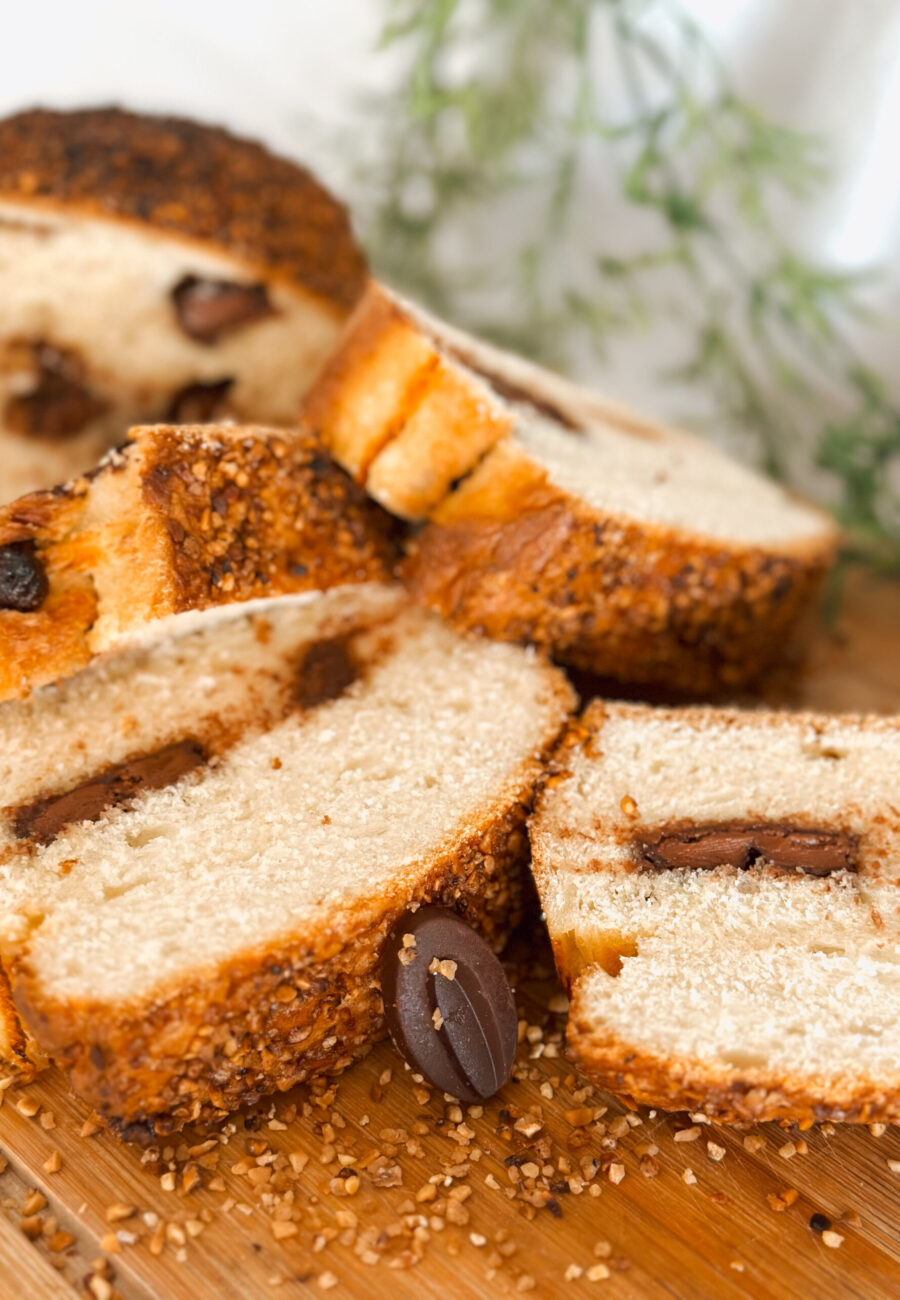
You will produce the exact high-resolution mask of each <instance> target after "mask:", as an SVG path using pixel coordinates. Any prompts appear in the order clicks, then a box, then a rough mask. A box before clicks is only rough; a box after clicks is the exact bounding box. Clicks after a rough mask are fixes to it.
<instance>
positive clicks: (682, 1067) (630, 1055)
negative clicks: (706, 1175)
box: [567, 981, 900, 1127]
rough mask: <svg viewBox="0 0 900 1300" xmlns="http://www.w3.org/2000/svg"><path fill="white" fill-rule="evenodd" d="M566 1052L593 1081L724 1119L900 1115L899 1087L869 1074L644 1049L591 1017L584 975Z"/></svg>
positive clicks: (852, 1120) (848, 1120)
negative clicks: (801, 1070) (780, 1069)
mask: <svg viewBox="0 0 900 1300" xmlns="http://www.w3.org/2000/svg"><path fill="white" fill-rule="evenodd" d="M567 1037H568V1045H569V1055H570V1057H571V1059H572V1060H573V1061H574V1062H575V1064H576V1065H577V1066H578V1068H579V1069H580V1070H582V1071H583V1072H584V1074H585V1075H586V1076H587V1077H588V1078H589V1079H590V1080H591V1081H592V1082H594V1083H596V1084H598V1085H599V1086H600V1087H601V1088H606V1089H608V1090H609V1091H610V1092H616V1093H620V1094H624V1095H625V1096H628V1097H631V1098H633V1100H634V1101H636V1102H639V1103H641V1104H642V1105H647V1106H655V1107H658V1108H659V1109H661V1110H686V1111H702V1112H703V1114H704V1115H707V1116H708V1117H709V1118H710V1119H713V1120H716V1121H717V1122H719V1123H722V1124H737V1123H762V1122H765V1121H770V1120H779V1121H782V1122H785V1123H798V1124H800V1125H801V1126H803V1127H808V1126H809V1125H811V1124H820V1123H824V1122H825V1121H826V1120H833V1121H836V1122H839V1123H845V1124H871V1123H875V1122H880V1123H894V1122H900V1091H894V1092H891V1091H890V1090H887V1089H885V1088H884V1087H883V1086H881V1085H879V1084H877V1083H876V1082H875V1081H874V1080H868V1079H865V1078H860V1079H855V1080H852V1081H850V1080H848V1081H846V1082H843V1083H837V1082H835V1081H833V1080H828V1079H821V1080H818V1081H815V1082H812V1081H811V1080H810V1079H809V1078H808V1077H803V1076H800V1075H792V1074H790V1073H785V1074H777V1073H774V1072H771V1071H767V1070H758V1069H748V1070H735V1069H733V1068H729V1067H727V1066H719V1067H717V1066H714V1065H712V1064H710V1063H709V1062H706V1061H700V1060H696V1059H693V1058H691V1057H687V1056H678V1055H674V1054H671V1055H670V1054H661V1053H656V1052H649V1051H645V1050H644V1049H643V1048H641V1047H639V1046H637V1045H636V1044H634V1043H629V1042H627V1041H626V1040H625V1039H623V1038H620V1037H619V1036H618V1035H617V1034H615V1033H613V1032H612V1031H611V1030H609V1029H606V1028H604V1027H602V1026H597V1025H596V1024H592V1023H591V1019H590V1017H589V1015H588V1014H587V1012H586V1010H585V1008H584V1006H583V1005H582V998H581V993H580V981H577V982H576V983H575V986H574V988H573V990H572V1000H571V1004H570V1008H569V1026H568V1031H567Z"/></svg>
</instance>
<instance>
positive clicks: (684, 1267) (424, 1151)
mask: <svg viewBox="0 0 900 1300" xmlns="http://www.w3.org/2000/svg"><path fill="white" fill-rule="evenodd" d="M779 699H781V700H784V699H788V700H789V701H790V702H791V703H794V704H804V703H808V704H810V705H811V706H814V707H816V708H826V709H827V708H843V709H849V708H861V709H869V710H877V711H889V710H891V709H893V708H897V707H900V585H898V586H890V585H884V584H879V583H878V582H876V581H875V580H873V579H871V578H868V577H860V576H859V575H854V576H852V577H851V579H850V581H849V583H848V591H847V597H846V602H845V606H844V614H843V618H842V622H841V625H840V628H839V630H838V631H837V633H835V634H833V635H830V636H824V635H823V636H822V637H821V638H820V640H819V642H818V644H817V645H816V647H815V649H814V651H813V654H812V659H811V663H810V668H809V672H808V674H807V676H806V678H805V679H804V681H803V683H802V685H800V686H799V687H793V688H791V689H789V690H788V691H787V692H785V690H784V688H782V690H781V692H780V694H779ZM533 948H534V944H533V942H532V943H531V944H530V945H529V944H528V943H527V942H525V941H522V942H520V945H519V949H518V952H519V956H520V958H521V959H522V960H521V961H520V964H519V968H518V983H519V988H518V996H519V1004H520V1009H521V1015H522V1020H523V1022H524V1024H523V1030H524V1036H523V1042H522V1046H521V1048H520V1057H519V1065H518V1067H517V1074H518V1077H517V1078H516V1079H515V1080H514V1081H513V1082H511V1083H510V1084H509V1085H508V1086H507V1087H506V1088H505V1089H504V1091H503V1093H502V1095H501V1096H500V1097H498V1098H495V1099H494V1100H493V1101H491V1102H490V1103H488V1104H487V1105H486V1106H485V1107H484V1111H483V1114H480V1115H479V1114H475V1115H471V1114H470V1115H466V1116H465V1117H461V1116H460V1115H458V1114H457V1113H455V1112H453V1111H452V1110H451V1109H450V1108H449V1107H448V1106H447V1105H446V1104H445V1102H444V1101H443V1099H442V1098H441V1097H439V1096H438V1095H436V1094H434V1093H433V1092H432V1093H430V1095H428V1090H422V1089H421V1088H419V1087H417V1085H416V1084H415V1083H414V1082H413V1080H412V1079H411V1077H410V1075H409V1073H408V1072H407V1071H406V1070H405V1069H404V1067H403V1065H402V1063H401V1062H400V1061H399V1059H398V1058H397V1057H396V1055H395V1054H394V1053H393V1051H392V1050H391V1049H390V1048H389V1047H388V1046H386V1045H384V1044H382V1045H381V1046H379V1047H378V1048H376V1049H375V1050H374V1051H373V1052H372V1054H371V1055H370V1056H369V1057H368V1058H367V1059H366V1060H365V1061H364V1062H363V1063H362V1064H360V1065H358V1066H356V1067H354V1068H353V1069H351V1070H350V1071H348V1072H347V1073H346V1074H345V1075H344V1076H343V1077H342V1078H341V1079H340V1081H339V1082H338V1084H337V1085H336V1087H335V1086H334V1085H331V1087H330V1088H329V1089H325V1088H324V1085H323V1088H322V1089H320V1092H319V1095H316V1094H315V1092H309V1091H306V1090H302V1089H298V1090H296V1091H295V1093H292V1094H286V1095H284V1096H281V1097H279V1098H278V1099H277V1100H276V1101H275V1102H274V1104H268V1105H266V1106H264V1107H262V1108H261V1109H260V1111H259V1114H258V1115H257V1116H254V1117H251V1118H250V1120H249V1121H246V1120H245V1119H244V1118H243V1117H241V1118H238V1119H237V1120H236V1121H235V1123H234V1125H233V1126H231V1131H228V1130H226V1131H225V1132H224V1133H223V1134H222V1135H221V1137H220V1140H219V1141H217V1142H216V1144H215V1145H214V1147H213V1148H212V1149H211V1150H209V1151H204V1150H203V1148H202V1145H201V1143H202V1139H201V1137H200V1136H189V1137H187V1138H186V1139H185V1140H184V1141H183V1142H182V1143H179V1144H177V1145H174V1144H173V1147H172V1148H170V1149H169V1150H163V1151H158V1152H153V1153H150V1155H151V1157H154V1159H151V1160H150V1161H149V1162H148V1161H147V1157H146V1156H144V1157H142V1155H141V1153H140V1152H139V1151H136V1150H133V1149H129V1148H127V1147H123V1146H121V1145H119V1144H118V1143H116V1142H115V1141H114V1140H113V1139H112V1138H111V1137H109V1136H108V1135H107V1134H106V1133H105V1132H93V1129H94V1127H95V1126H92V1125H91V1124H90V1123H88V1126H87V1130H86V1131H87V1133H92V1134H93V1135H91V1136H83V1135H82V1134H83V1133H84V1132H85V1127H84V1126H85V1123H86V1121H87V1120H88V1116H87V1113H86V1111H85V1108H84V1107H83V1106H82V1104H81V1103H80V1102H79V1101H78V1100H77V1099H75V1098H74V1097H73V1096H72V1095H71V1094H70V1093H69V1091H68V1089H67V1087H66V1085H65V1082H64V1081H63V1080H62V1078H61V1077H60V1076H59V1075H57V1074H56V1073H54V1072H50V1073H48V1074H46V1075H45V1076H43V1077H42V1078H41V1079H40V1080H38V1081H37V1082H36V1083H34V1084H32V1085H31V1086H30V1087H28V1088H27V1089H24V1090H17V1089H14V1088H11V1089H9V1090H8V1091H7V1092H5V1094H2V1096H3V1098H4V1104H3V1105H2V1107H0V1168H2V1169H3V1172H2V1173H0V1207H2V1209H0V1300H44V1297H47V1298H50V1297H54V1298H55V1297H70V1296H72V1295H75V1294H79V1295H85V1294H89V1295H90V1294H93V1295H97V1296H98V1297H100V1298H101V1300H103V1297H106V1296H108V1295H110V1294H115V1293H118V1294H120V1295H121V1296H123V1297H128V1298H131V1297H134V1298H135V1300H137V1298H139V1297H142V1298H147V1297H160V1298H165V1300H170V1298H171V1300H182V1298H183V1300H226V1298H228V1297H241V1300H246V1298H247V1297H256V1296H270V1295H271V1296H273V1297H276V1298H280V1297H285V1298H286V1300H289V1298H290V1297H293V1296H304V1295H320V1294H326V1293H328V1292H330V1291H333V1292H334V1294H335V1296H353V1297H369V1296H372V1295H380V1294H389V1295H391V1296H399V1297H404V1296H410V1297H412V1296H416V1297H421V1298H423V1300H424V1298H425V1297H440V1298H441V1300H447V1297H466V1296H495V1295H499V1296H518V1295H521V1294H528V1293H529V1292H531V1293H533V1294H534V1295H536V1296H554V1297H555V1296H558V1295H564V1294H571V1295H572V1296H573V1297H577V1296H585V1297H587V1296H590V1295H593V1294H597V1295H603V1294H608V1295H610V1296H619V1297H625V1296H627V1297H634V1296H639V1297H640V1296H653V1297H656V1296H679V1297H685V1298H686V1300H687V1298H688V1297H690V1298H691V1300H694V1298H696V1297H715V1298H716V1300H718V1298H719V1297H748V1296H749V1297H766V1298H767V1300H768V1298H769V1297H782V1296H783V1297H791V1298H792V1300H793V1298H794V1297H805V1296H811V1297H812V1296H814V1297H816V1298H817V1300H823V1298H825V1297H832V1296H834V1297H852V1296H859V1297H865V1298H866V1300H878V1298H880V1297H885V1300H887V1298H888V1297H896V1296H898V1295H900V1130H893V1129H891V1130H887V1131H885V1132H883V1133H881V1134H878V1133H877V1132H876V1133H872V1132H870V1131H869V1130H868V1129H867V1128H853V1127H846V1128H837V1129H833V1130H829V1129H828V1128H826V1129H820V1130H810V1131H809V1132H807V1133H799V1132H798V1131H797V1130H796V1129H794V1130H790V1131H786V1130H782V1129H780V1128H778V1127H777V1126H774V1125H762V1126H758V1127H756V1128H753V1129H748V1130H746V1131H744V1132H738V1131H729V1130H724V1129H718V1128H712V1127H711V1126H692V1125H691V1122H690V1120H689V1119H687V1118H686V1117H685V1116H667V1115H664V1114H661V1113H654V1112H652V1111H650V1112H647V1111H645V1110H641V1111H638V1112H636V1113H632V1112H629V1111H628V1110H627V1109H626V1108H625V1107H624V1106H623V1105H622V1103H620V1102H617V1101H616V1100H614V1099H613V1098H611V1097H608V1096H607V1095H605V1094H601V1093H599V1092H594V1093H593V1094H586V1093H585V1092H584V1091H583V1090H582V1089H583V1087H584V1082H583V1080H581V1079H580V1078H578V1077H576V1076H575V1075H573V1074H572V1073H571V1072H570V1068H569V1066H568V1065H567V1063H566V1061H565V1058H564V1056H563V1054H562V1048H561V1035H562V1032H563V1029H564V1021H565V1016H564V1013H563V1012H562V1011H561V1009H560V1007H561V1003H560V994H559V990H558V989H557V987H556V985H555V983H554V981H553V979H552V976H551V975H550V972H549V959H548V956H547V953H546V951H538V952H535V951H533ZM604 1108H605V1110H604ZM460 1119H462V1121H463V1122H462V1124H461V1123H460ZM586 1119H588V1120H590V1123H588V1124H585V1123H584V1121H585V1120H586ZM273 1121H274V1123H273ZM694 1127H696V1128H698V1129H699V1131H698V1132H697V1133H696V1134H692V1135H691V1136H692V1140H689V1141H684V1140H679V1141H675V1134H676V1132H678V1131H680V1130H685V1129H692V1128H694ZM223 1139H224V1140H223ZM191 1147H193V1150H192V1151H191V1150H190V1148H191ZM723 1152H724V1154H723ZM291 1157H292V1158H293V1159H292V1160H291ZM304 1157H307V1158H308V1161H306V1162H305V1161H304ZM594 1161H596V1164H593V1163H591V1164H588V1165H586V1168H585V1169H583V1168H582V1162H594ZM891 1162H896V1171H895V1170H894V1169H892V1168H891ZM4 1163H5V1165H6V1167H5V1168H3V1166H4ZM57 1164H58V1165H59V1168H58V1170H56V1171H55V1172H50V1171H52V1170H54V1169H56V1165H57ZM295 1166H296V1168H295ZM595 1169H596V1170H597V1173H596V1175H595V1176H593V1177H590V1178H588V1179H587V1180H586V1181H583V1183H581V1182H579V1181H578V1179H579V1178H581V1179H583V1176H584V1174H585V1173H587V1174H593V1172H594V1170H595ZM267 1170H268V1171H269V1172H268V1173H266V1171H267ZM342 1170H343V1171H344V1174H345V1176H344V1177H342V1178H338V1177H337V1175H338V1174H339V1173H340V1172H341V1171H342ZM687 1170H691V1171H693V1172H692V1175H688V1178H689V1179H691V1178H692V1179H693V1181H686V1180H685V1173H686V1171H687ZM620 1174H622V1175H623V1176H622V1177H621V1179H620V1180H619V1181H617V1180H618V1179H619V1175H620ZM267 1179H268V1181H264V1180H267ZM429 1180H433V1181H429ZM573 1180H574V1181H573ZM338 1192H343V1193H346V1194H344V1195H338V1194H337V1193H338ZM34 1193H38V1195H37V1196H36V1195H34ZM29 1196H30V1197H31V1205H30V1206H29V1207H27V1208H31V1209H32V1213H31V1214H30V1215H28V1216H26V1227H27V1228H28V1229H29V1231H30V1232H32V1233H38V1234H39V1236H38V1239H37V1240H36V1241H31V1240H29V1239H28V1237H26V1235H24V1234H23V1232H22V1231H21V1227H20V1224H21V1220H22V1207H23V1202H26V1201H27V1199H28V1197H29ZM44 1201H46V1205H44V1204H43V1202H44ZM117 1207H118V1208H117ZM132 1211H133V1212H132ZM117 1214H120V1215H123V1216H124V1215H126V1214H127V1217H121V1218H118V1219H117V1218H116V1215H117ZM813 1215H820V1216H825V1217H826V1218H827V1219H828V1220H829V1222H830V1224H831V1230H830V1231H831V1232H832V1233H834V1234H836V1237H832V1236H830V1235H829V1236H826V1235H825V1233H823V1232H821V1231H816V1230H814V1228H811V1227H810V1218H811V1216H813ZM279 1216H280V1217H279ZM110 1217H112V1219H113V1220H114V1222H112V1223H110V1222H109V1221H108V1219H109V1218H110ZM817 1222H818V1223H819V1227H820V1228H821V1226H822V1223H821V1221H820V1220H819V1221H817ZM279 1223H280V1224H281V1226H276V1225H277V1224H279ZM276 1233H283V1234H287V1235H282V1236H278V1235H276ZM829 1241H831V1242H833V1243H835V1244H834V1245H831V1246H829V1245H828V1244H827V1242H829ZM102 1258H105V1259H106V1260H107V1261H108V1265H107V1266H106V1269H105V1273H100V1274H98V1273H96V1272H93V1270H92V1265H93V1264H94V1262H96V1261H99V1260H101V1259H102ZM90 1276H93V1277H94V1279H95V1280H94V1282H93V1287H94V1290H93V1291H86V1290H85V1286H86V1283H85V1279H86V1278H88V1277H90ZM107 1279H109V1280H107Z"/></svg>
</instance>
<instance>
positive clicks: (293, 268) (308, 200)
mask: <svg viewBox="0 0 900 1300" xmlns="http://www.w3.org/2000/svg"><path fill="white" fill-rule="evenodd" d="M364 280H365V266H364V262H363V259H362V256H361V254H360V253H359V251H358V249H357V247H356V245H355V243H354V240H353V236H352V233H351V230H350V225H349V222H348V220H347V216H346V213H345V211H344V209H343V208H342V207H341V206H340V205H339V204H338V203H336V202H335V200H334V199H332V198H331V196H330V195H329V194H328V193H327V192H326V191H325V190H324V189H323V188H322V187H321V186H320V185H319V184H318V183H317V181H316V180H315V179H314V178H313V177H312V176H311V175H310V173H309V172H307V171H306V170H304V169H303V168H302V167H299V166H297V165H296V164H295V163H292V162H289V161H287V160H286V159H283V158H277V157H275V156H273V155H272V154H270V153H268V152H267V151H266V150H265V149H263V148H261V147H260V146H259V145H257V144H253V143H251V142H250V141H247V140H242V139H237V138H235V137H234V136H231V135H229V134H228V133H226V132H225V131H222V130H219V129H216V128H213V127H208V126H201V125H199V124H198V123H194V122H187V121H182V120H180V119H177V118H166V117H145V116H140V115H137V114H134V113H125V112H121V111H119V110H117V109H99V110H86V111H78V112H69V113H59V112H48V111H33V112H26V113H19V114H17V115H16V116H15V117H11V118H7V119H6V120H4V121H2V122H0V302H2V304H3V316H2V320H0V501H9V500H12V499H13V498H14V497H17V496H20V495H22V494H24V493H25V492H29V491H32V490H33V489H35V488H40V487H51V486H52V485H53V484H55V483H59V482H62V481H63V480H65V479H67V478H69V477H71V476H72V475H74V474H78V473H81V472H82V471H83V470H86V469H88V468H89V467H90V466H91V465H92V464H93V463H94V462H95V461H96V460H97V459H98V458H99V456H100V454H101V453H102V451H103V450H104V449H105V448H106V447H109V446H111V445H114V444H115V443H117V442H119V441H120V439H121V437H122V432H123V430H124V429H126V428H127V427H128V425H129V424H136V423H139V422H142V421H149V420H163V419H165V420H173V421H175V422H178V423H188V422H192V421H198V420H201V421H202V420H207V419H213V418H222V417H223V416H225V415H228V416H231V417H233V418H235V419H240V420H253V421H262V422H264V423H269V424H280V423H293V421H294V420H295V418H296V413H297V409H298V404H299V402H300V399H301V396H302V394H303V392H304V391H305V389H306V387H307V386H308V384H309V382H310V380H311V379H312V377H313V375H314V373H315V372H316V371H317V370H318V368H319V366H320V365H321V364H322V362H323V361H324V359H325V357H326V356H327V354H328V352H329V351H330V349H331V347H332V345H333V343H334V340H335V338H336V336H337V333H338V330H339V328H340V325H341V322H342V321H343V319H344V318H345V316H346V315H347V313H348V311H349V309H350V308H351V307H352V305H353V303H354V301H355V300H356V298H357V297H358V295H359V294H360V292H361V291H362V288H363V285H364Z"/></svg>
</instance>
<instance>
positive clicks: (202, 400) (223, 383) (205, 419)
mask: <svg viewBox="0 0 900 1300" xmlns="http://www.w3.org/2000/svg"><path fill="white" fill-rule="evenodd" d="M233 384H234V380H233V379H217V380H216V381H215V382H214V383H211V384H186V385H185V387H184V388H180V389H179V390H178V392H177V393H176V394H175V396H174V397H173V398H172V400H171V402H170V403H169V409H168V410H167V411H166V419H167V420H169V421H171V423H172V424H208V423H209V421H210V420H215V419H218V418H220V417H221V416H222V415H224V414H225V412H226V410H227V402H226V399H227V397H228V393H229V390H230V389H231V387H232V385H233Z"/></svg>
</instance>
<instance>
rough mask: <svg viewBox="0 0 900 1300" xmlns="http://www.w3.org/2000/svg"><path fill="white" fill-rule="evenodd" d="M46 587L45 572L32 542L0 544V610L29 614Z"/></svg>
mask: <svg viewBox="0 0 900 1300" xmlns="http://www.w3.org/2000/svg"><path fill="white" fill-rule="evenodd" d="M47 590H48V585H47V574H46V573H45V571H44V566H43V564H42V563H41V562H40V560H39V559H38V557H37V554H36V553H35V549H34V542H10V543H9V544H8V545H7V546H0V609H14V610H16V611H17V612H18V613H20V614H31V613H33V612H34V610H36V609H39V608H40V607H41V605H42V604H43V602H44V598H45V596H46V595H47Z"/></svg>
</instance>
